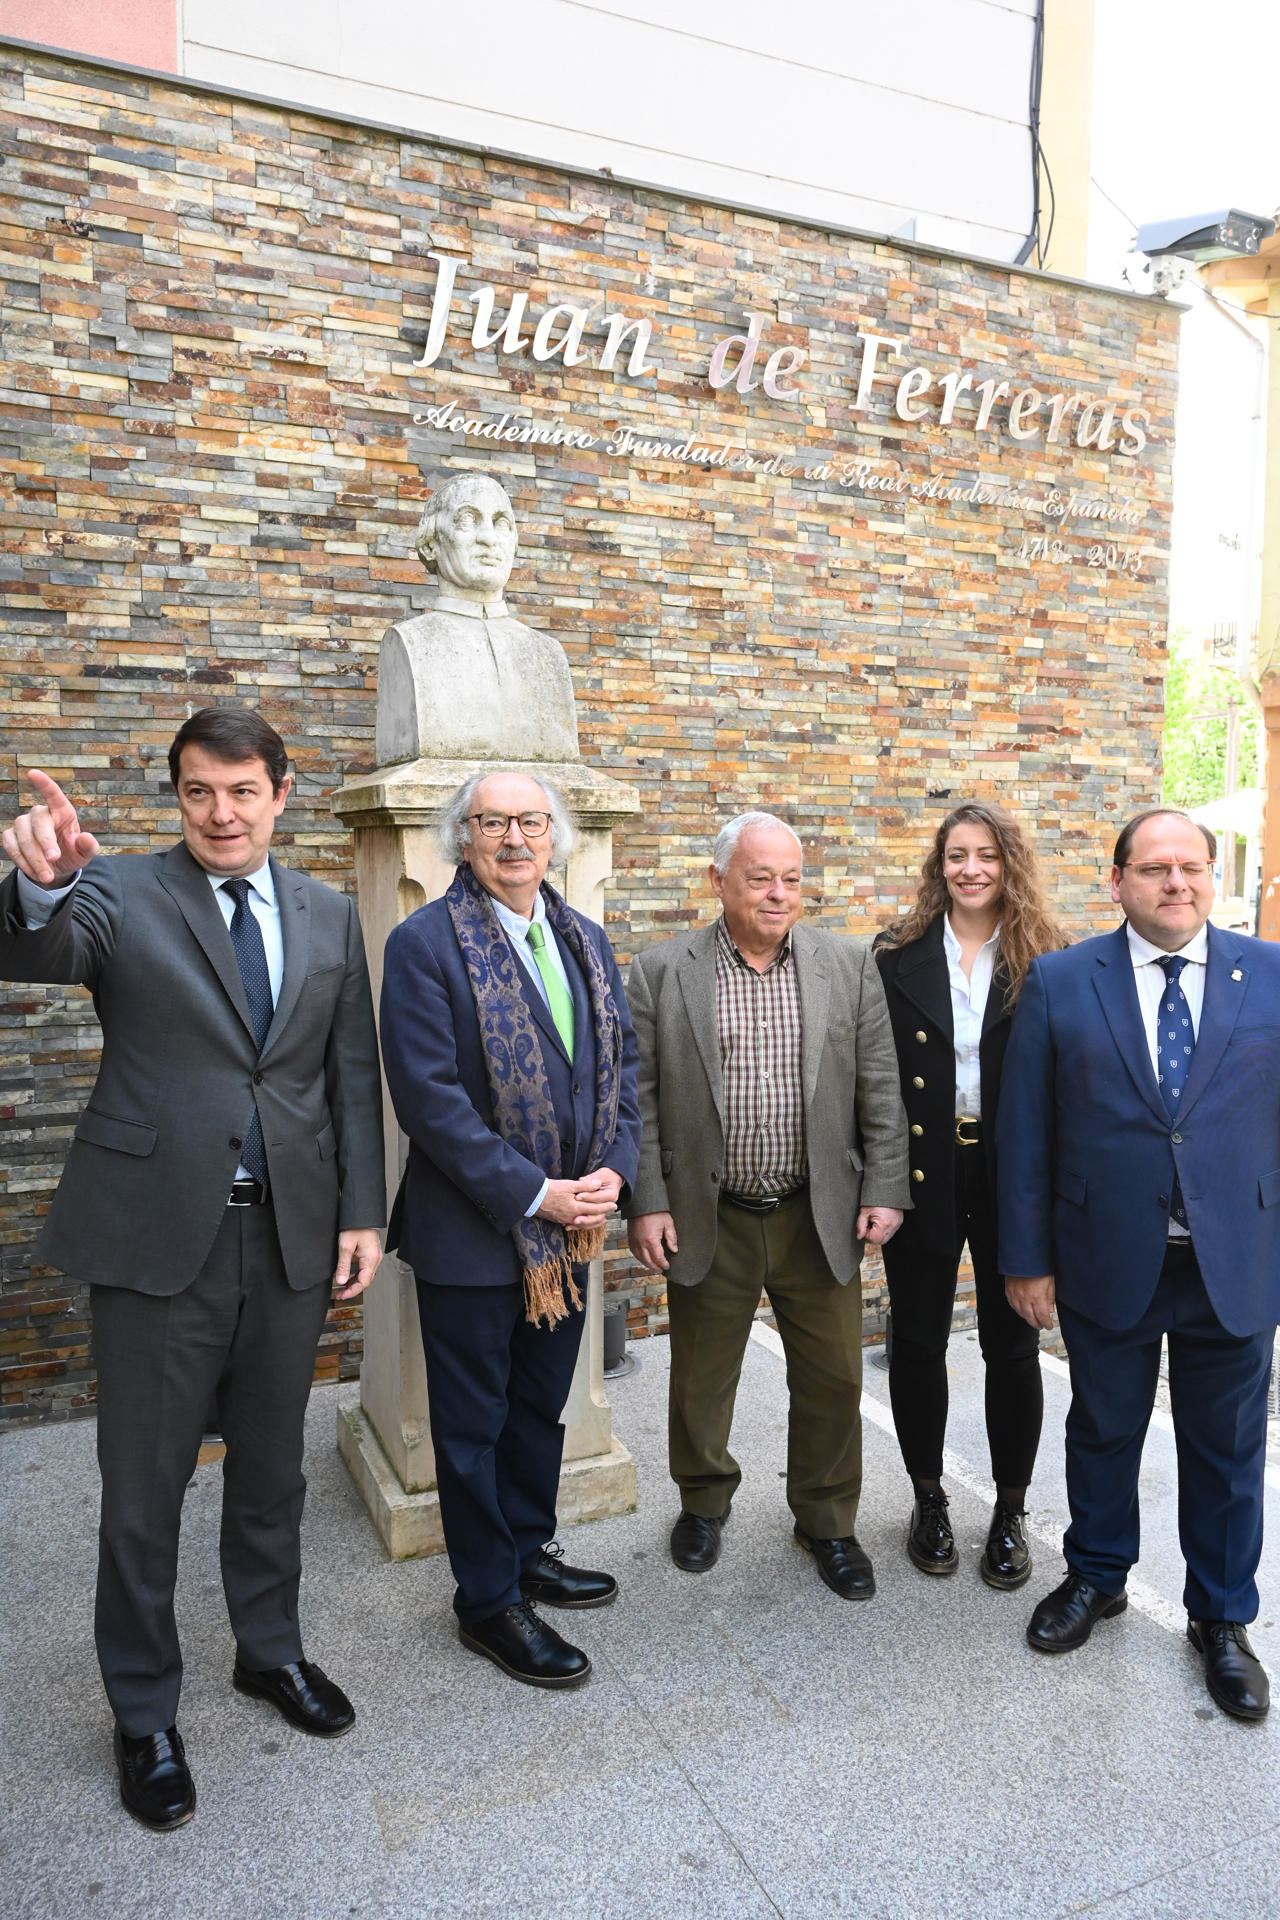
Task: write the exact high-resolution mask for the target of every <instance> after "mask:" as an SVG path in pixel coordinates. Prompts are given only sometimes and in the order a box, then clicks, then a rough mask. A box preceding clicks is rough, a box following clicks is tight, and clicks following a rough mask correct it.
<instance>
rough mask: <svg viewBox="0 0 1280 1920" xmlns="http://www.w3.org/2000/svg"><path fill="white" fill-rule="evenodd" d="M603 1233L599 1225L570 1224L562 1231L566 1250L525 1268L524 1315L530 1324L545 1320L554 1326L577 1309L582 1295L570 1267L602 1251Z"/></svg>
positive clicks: (550, 1325) (581, 1263)
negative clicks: (565, 1231)
mask: <svg viewBox="0 0 1280 1920" xmlns="http://www.w3.org/2000/svg"><path fill="white" fill-rule="evenodd" d="M604 1236H605V1230H604V1228H603V1227H592V1228H590V1229H589V1230H587V1229H584V1228H582V1227H570V1229H569V1230H568V1232H567V1233H566V1234H565V1241H566V1243H567V1246H568V1252H567V1254H564V1253H562V1254H558V1255H557V1256H556V1257H555V1258H554V1259H551V1260H544V1261H543V1262H542V1263H541V1265H540V1266H536V1267H526V1268H525V1270H524V1317H525V1319H526V1320H527V1321H528V1322H529V1324H530V1325H531V1326H534V1327H536V1326H538V1325H539V1324H540V1323H541V1322H542V1321H543V1320H545V1321H546V1323H547V1325H548V1326H549V1327H554V1326H555V1325H556V1324H557V1322H559V1321H561V1320H563V1319H565V1318H566V1317H567V1316H568V1315H569V1314H570V1313H577V1312H578V1311H579V1310H580V1309H581V1306H582V1295H581V1293H579V1291H578V1283H577V1281H576V1280H575V1279H574V1277H573V1269H574V1267H581V1266H586V1265H587V1264H588V1263H589V1262H590V1261H592V1260H598V1259H599V1258H600V1256H601V1254H602V1253H603V1252H604Z"/></svg>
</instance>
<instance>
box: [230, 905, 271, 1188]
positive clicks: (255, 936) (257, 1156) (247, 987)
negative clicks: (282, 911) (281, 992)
mask: <svg viewBox="0 0 1280 1920" xmlns="http://www.w3.org/2000/svg"><path fill="white" fill-rule="evenodd" d="M222 891H223V892H224V893H229V894H230V895H231V898H232V899H233V900H234V901H235V903H236V910H235V912H234V913H233V914H232V916H231V944H232V946H233V947H234V948H235V950H236V959H237V960H238V961H239V963H240V978H241V979H242V980H243V981H244V992H245V998H246V1000H247V1001H248V1002H249V1018H250V1020H251V1021H252V1022H253V1034H254V1038H255V1040H256V1041H257V1043H258V1051H259V1053H261V1051H262V1043H263V1041H264V1040H265V1039H266V1037H267V1028H268V1027H269V1026H270V1025H271V1016H272V1014H273V1013H274V1011H275V1002H274V1001H273V1000H272V998H271V972H270V969H269V968H268V966H267V950H266V948H265V947H264V946H263V944H262V928H261V927H260V926H259V925H258V923H257V921H256V920H255V919H254V917H253V913H252V911H251V909H250V906H249V882H248V881H247V880H224V881H223V882H222ZM240 1165H241V1166H242V1167H243V1168H244V1170H245V1172H246V1173H247V1174H250V1175H251V1176H252V1177H253V1179H255V1180H260V1181H261V1182H262V1184H263V1186H264V1187H265V1186H266V1184H267V1154H266V1149H265V1147H264V1146H263V1144H262V1123H261V1121H260V1120H259V1119H258V1109H257V1107H256V1106H255V1107H254V1109H253V1118H252V1119H251V1120H250V1122H249V1128H248V1132H247V1133H246V1134H245V1136H244V1140H243V1142H242V1143H241V1147H240Z"/></svg>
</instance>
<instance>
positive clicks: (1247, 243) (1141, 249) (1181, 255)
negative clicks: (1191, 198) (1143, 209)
mask: <svg viewBox="0 0 1280 1920" xmlns="http://www.w3.org/2000/svg"><path fill="white" fill-rule="evenodd" d="M1275 230H1276V223H1275V221H1274V220H1268V219H1267V217H1266V215H1265V214H1258V213H1241V211H1240V209H1239V208H1238V207H1227V208H1226V209H1225V210H1224V211H1223V212H1222V213H1193V214H1189V215H1187V216H1186V217H1185V218H1184V219H1181V220H1149V221H1148V222H1147V224H1146V226H1145V227H1139V228H1138V237H1137V239H1136V240H1135V241H1134V243H1133V244H1134V248H1135V250H1136V251H1137V252H1138V253H1145V254H1146V256H1147V258H1148V259H1159V258H1160V257H1161V256H1162V255H1165V254H1176V255H1177V257H1178V259H1180V260H1190V261H1192V262H1193V263H1194V264H1195V265H1196V266H1198V267H1201V266H1203V265H1204V264H1205V262H1206V261H1207V260H1226V259H1227V258H1228V257H1229V256H1230V255H1231V254H1233V253H1256V252H1257V251H1258V248H1259V246H1260V245H1261V244H1262V242H1263V241H1264V240H1266V239H1269V238H1270V236H1271V235H1272V234H1273V233H1274V232H1275Z"/></svg>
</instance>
